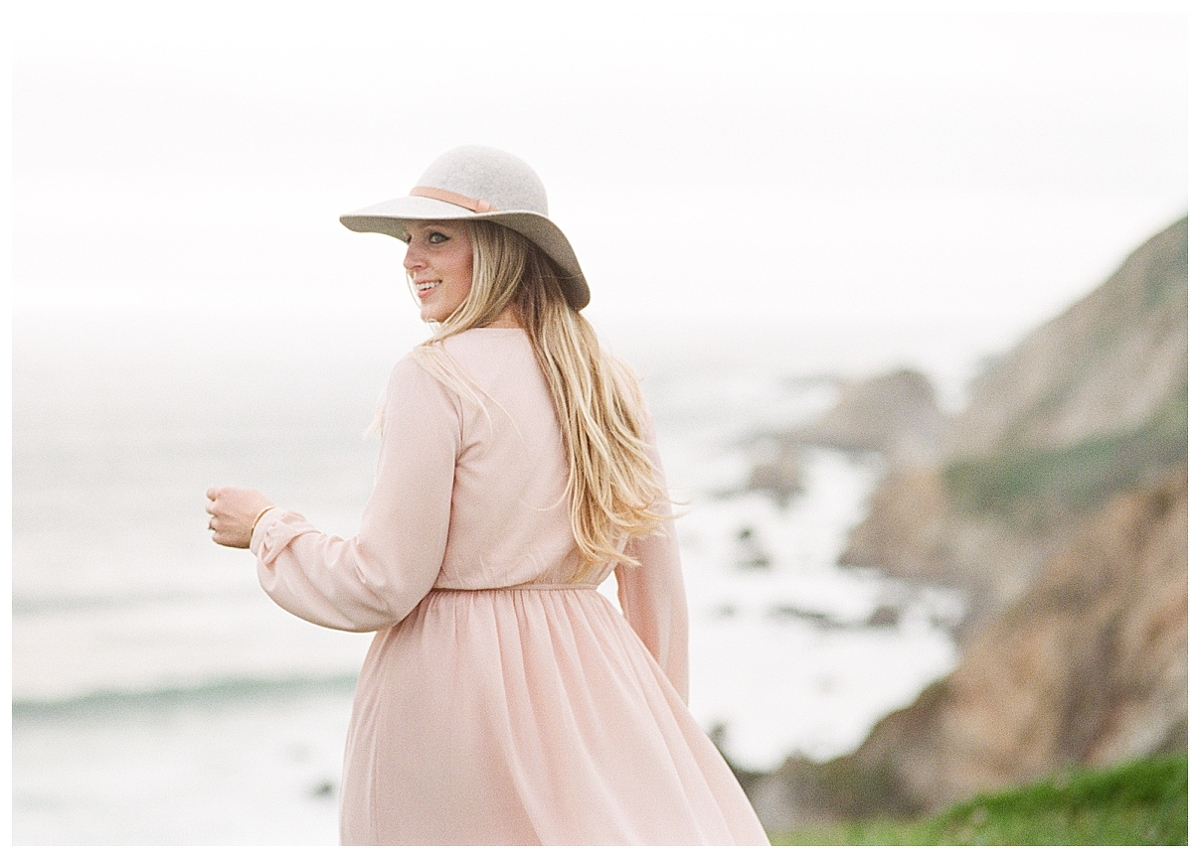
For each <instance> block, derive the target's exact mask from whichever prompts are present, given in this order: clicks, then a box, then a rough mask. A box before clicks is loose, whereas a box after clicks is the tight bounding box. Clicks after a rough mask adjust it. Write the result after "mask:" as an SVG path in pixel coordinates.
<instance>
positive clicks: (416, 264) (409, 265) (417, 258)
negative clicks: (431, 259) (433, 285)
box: [404, 244, 425, 272]
mask: <svg viewBox="0 0 1200 858" xmlns="http://www.w3.org/2000/svg"><path fill="white" fill-rule="evenodd" d="M424 264H425V259H424V257H423V256H421V253H420V251H418V250H417V248H416V247H414V246H413V245H412V244H410V245H409V246H408V250H406V251H405V252H404V270H405V271H408V272H412V271H415V270H416V269H418V268H421V267H422V266H424Z"/></svg>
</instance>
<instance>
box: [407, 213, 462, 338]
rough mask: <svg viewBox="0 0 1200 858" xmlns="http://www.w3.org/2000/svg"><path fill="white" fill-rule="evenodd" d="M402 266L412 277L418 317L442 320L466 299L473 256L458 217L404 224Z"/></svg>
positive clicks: (427, 320)
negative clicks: (418, 312)
mask: <svg viewBox="0 0 1200 858" xmlns="http://www.w3.org/2000/svg"><path fill="white" fill-rule="evenodd" d="M408 235H409V238H408V252H407V253H405V254H404V269H405V270H406V271H407V272H408V276H409V277H411V278H412V282H413V287H414V289H415V290H416V293H417V300H418V301H419V302H420V304H421V318H422V319H423V320H424V321H426V322H444V321H446V319H448V318H449V317H450V314H451V313H453V312H454V311H455V310H457V309H458V308H459V306H460V305H461V304H462V302H463V301H465V300H467V293H468V292H470V291H471V274H472V272H473V270H474V267H475V264H474V257H473V255H472V252H471V238H470V236H469V235H468V234H467V225H466V224H465V223H464V222H462V221H453V220H451V221H445V220H443V221H432V220H428V221H413V222H410V223H409V224H408Z"/></svg>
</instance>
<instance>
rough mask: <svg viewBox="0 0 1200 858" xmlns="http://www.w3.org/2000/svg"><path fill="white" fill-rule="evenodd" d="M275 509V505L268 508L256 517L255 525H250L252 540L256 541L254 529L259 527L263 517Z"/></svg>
mask: <svg viewBox="0 0 1200 858" xmlns="http://www.w3.org/2000/svg"><path fill="white" fill-rule="evenodd" d="M273 509H275V506H274V505H271V506H268V507H266V508H265V509H263V511H262V512H260V513H259V514H258V515H256V516H254V523H253V524H251V525H250V538H251V539H254V528H256V527H258V523H259V522H260V521H262V517H263V516H264V515H266V514H267V513H269V512H270V511H271V510H273Z"/></svg>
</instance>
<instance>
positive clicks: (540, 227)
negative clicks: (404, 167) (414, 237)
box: [341, 146, 591, 310]
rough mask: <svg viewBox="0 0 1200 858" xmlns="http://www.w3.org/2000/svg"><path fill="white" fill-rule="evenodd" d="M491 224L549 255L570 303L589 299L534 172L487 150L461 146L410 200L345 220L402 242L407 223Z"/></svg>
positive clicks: (579, 305)
mask: <svg viewBox="0 0 1200 858" xmlns="http://www.w3.org/2000/svg"><path fill="white" fill-rule="evenodd" d="M421 220H488V221H492V222H493V223H498V224H500V225H502V226H506V227H508V228H509V229H511V230H513V231H515V232H519V233H520V234H521V235H523V236H525V237H526V238H528V239H529V240H530V241H532V242H533V243H534V244H536V245H537V246H538V247H540V248H541V249H542V250H544V251H545V252H546V255H547V256H549V257H550V258H551V259H552V260H553V261H554V262H555V263H556V264H557V265H558V267H559V268H561V269H562V273H563V274H564V275H565V278H564V281H563V291H564V293H565V294H566V298H567V303H568V304H570V305H571V307H573V308H574V309H576V310H582V309H583V308H584V307H586V306H587V303H588V301H589V300H591V293H590V291H589V290H588V285H587V280H586V279H584V276H583V270H582V269H581V268H580V267H579V260H578V259H576V258H575V251H574V250H573V249H572V248H571V242H569V241H567V237H566V236H565V235H564V234H563V232H562V230H561V229H559V228H558V227H557V226H555V224H554V222H553V221H552V220H550V209H549V206H548V205H547V204H546V188H545V187H544V186H543V185H542V180H541V179H539V178H538V175H537V173H535V172H534V171H533V168H532V167H530V166H529V165H528V164H526V163H525V162H524V161H522V160H521V159H520V158H518V157H516V156H515V155H510V154H508V153H507V152H502V151H500V150H499V149H493V148H491V147H489V146H460V147H459V148H457V149H451V150H450V151H449V152H447V153H446V154H444V155H442V156H441V157H440V158H438V159H437V160H436V161H434V162H433V163H432V164H430V165H429V167H428V169H426V170H425V172H424V173H422V174H421V178H419V179H418V180H417V184H416V186H415V187H414V188H413V189H412V190H411V191H409V195H408V196H407V197H400V198H399V199H395V200H388V201H387V202H383V203H378V204H376V205H373V206H368V207H367V208H365V209H360V210H359V211H356V212H351V213H350V214H346V215H342V217H341V221H342V223H343V224H345V225H346V226H347V227H349V228H350V229H352V230H354V231H355V232H381V233H383V234H384V235H391V236H395V237H396V238H404V237H405V236H406V235H407V234H408V231H407V227H406V226H405V224H406V223H407V222H408V221H421Z"/></svg>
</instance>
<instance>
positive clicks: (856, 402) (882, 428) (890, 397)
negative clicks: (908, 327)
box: [785, 369, 947, 464]
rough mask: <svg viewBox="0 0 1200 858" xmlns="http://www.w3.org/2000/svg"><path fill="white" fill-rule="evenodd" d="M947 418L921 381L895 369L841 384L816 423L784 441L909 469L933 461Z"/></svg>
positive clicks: (914, 373) (913, 374) (922, 378)
mask: <svg viewBox="0 0 1200 858" xmlns="http://www.w3.org/2000/svg"><path fill="white" fill-rule="evenodd" d="M946 427H947V417H946V415H945V414H943V413H942V412H941V410H940V409H939V408H938V404H937V395H936V393H935V392H934V389H933V385H932V384H931V383H930V382H929V379H927V378H926V377H925V376H924V375H922V374H921V373H919V372H917V371H915V370H911V369H901V370H897V371H895V372H892V373H889V374H887V375H884V376H879V377H877V378H870V379H867V380H865V381H859V382H848V383H844V384H843V386H842V390H841V395H840V397H839V400H838V403H837V404H836V405H835V406H834V407H833V408H832V409H830V410H829V411H828V412H826V413H825V414H824V415H822V416H821V417H820V418H818V419H817V420H815V421H813V422H811V423H808V424H806V425H804V426H800V427H798V428H796V429H794V430H792V431H791V432H790V433H787V434H786V436H785V442H786V444H787V445H788V446H793V447H794V446H801V445H809V446H817V447H834V448H837V449H841V450H849V451H852V452H868V451H871V452H878V453H882V454H883V455H884V456H885V457H886V458H887V459H888V460H889V461H890V462H892V463H896V464H913V463H921V462H930V461H933V460H935V459H936V458H937V455H938V453H939V451H940V449H941V446H942V443H943V438H944V435H945V432H946Z"/></svg>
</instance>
